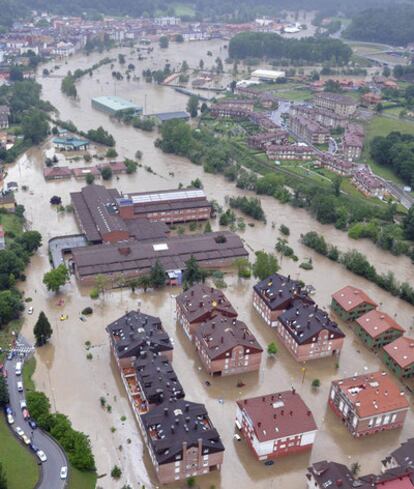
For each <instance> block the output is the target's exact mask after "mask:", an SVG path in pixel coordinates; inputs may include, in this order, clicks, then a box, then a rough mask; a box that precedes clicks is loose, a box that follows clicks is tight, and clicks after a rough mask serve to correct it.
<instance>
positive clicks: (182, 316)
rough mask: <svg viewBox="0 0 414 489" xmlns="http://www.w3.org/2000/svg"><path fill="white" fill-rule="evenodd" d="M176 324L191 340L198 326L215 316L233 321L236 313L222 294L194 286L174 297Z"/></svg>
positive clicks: (214, 290) (202, 285) (208, 288)
mask: <svg viewBox="0 0 414 489" xmlns="http://www.w3.org/2000/svg"><path fill="white" fill-rule="evenodd" d="M175 300H176V313H177V322H178V324H180V326H182V328H183V329H184V331H185V333H186V335H187V336H188V338H189V339H190V340H192V339H193V337H194V334H195V333H196V332H197V330H198V328H199V327H200V325H201V324H202V323H204V322H206V321H210V320H212V319H214V318H216V317H217V316H220V317H227V318H230V319H234V318H236V317H237V312H236V311H235V310H234V308H233V306H232V305H231V303H230V302H229V300H228V299H227V297H226V296H225V295H224V293H223V292H222V291H221V290H219V289H215V288H214V287H208V286H207V285H205V284H196V285H193V286H192V287H190V288H189V289H188V290H186V291H184V292H183V293H182V294H179V295H177V297H176V299H175Z"/></svg>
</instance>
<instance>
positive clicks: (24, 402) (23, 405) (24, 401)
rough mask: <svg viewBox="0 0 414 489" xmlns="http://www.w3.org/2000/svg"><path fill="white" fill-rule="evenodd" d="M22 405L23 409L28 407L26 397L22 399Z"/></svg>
mask: <svg viewBox="0 0 414 489" xmlns="http://www.w3.org/2000/svg"><path fill="white" fill-rule="evenodd" d="M20 407H21V409H24V408H26V407H27V404H26V399H22V400H21V401H20Z"/></svg>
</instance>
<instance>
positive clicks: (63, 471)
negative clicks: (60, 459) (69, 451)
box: [60, 465, 68, 480]
mask: <svg viewBox="0 0 414 489" xmlns="http://www.w3.org/2000/svg"><path fill="white" fill-rule="evenodd" d="M67 476H68V468H67V467H66V465H64V466H63V467H62V468H61V469H60V478H61V479H62V480H64V479H66V478H67Z"/></svg>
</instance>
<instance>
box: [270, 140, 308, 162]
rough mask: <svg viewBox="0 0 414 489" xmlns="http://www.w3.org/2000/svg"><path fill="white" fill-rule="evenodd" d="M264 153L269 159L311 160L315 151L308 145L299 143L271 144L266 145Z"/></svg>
mask: <svg viewBox="0 0 414 489" xmlns="http://www.w3.org/2000/svg"><path fill="white" fill-rule="evenodd" d="M266 154H267V156H268V158H269V159H271V160H300V161H303V160H308V161H309V160H313V159H314V158H315V156H316V154H315V151H314V150H313V148H312V147H310V146H302V145H299V144H281V145H279V144H272V145H270V146H268V147H267V149H266Z"/></svg>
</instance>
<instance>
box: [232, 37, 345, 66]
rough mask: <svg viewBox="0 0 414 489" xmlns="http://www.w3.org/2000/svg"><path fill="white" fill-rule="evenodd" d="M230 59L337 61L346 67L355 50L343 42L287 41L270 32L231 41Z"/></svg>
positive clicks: (326, 40) (325, 39) (322, 39)
mask: <svg viewBox="0 0 414 489" xmlns="http://www.w3.org/2000/svg"><path fill="white" fill-rule="evenodd" d="M229 56H230V58H232V59H246V58H266V59H273V60H280V59H286V60H289V61H298V60H301V61H305V62H308V63H323V62H325V61H333V62H334V63H335V64H340V65H345V64H347V63H348V62H349V60H350V59H351V56H352V49H351V48H350V47H349V46H347V45H346V44H344V43H343V42H342V41H341V40H339V39H330V38H317V37H304V38H301V39H286V38H284V37H282V36H279V34H275V33H270V32H242V33H240V34H237V35H236V36H234V37H233V38H232V39H231V40H230V43H229Z"/></svg>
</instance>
